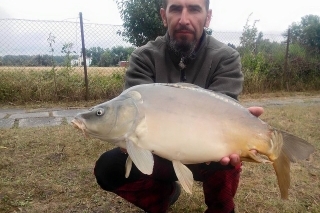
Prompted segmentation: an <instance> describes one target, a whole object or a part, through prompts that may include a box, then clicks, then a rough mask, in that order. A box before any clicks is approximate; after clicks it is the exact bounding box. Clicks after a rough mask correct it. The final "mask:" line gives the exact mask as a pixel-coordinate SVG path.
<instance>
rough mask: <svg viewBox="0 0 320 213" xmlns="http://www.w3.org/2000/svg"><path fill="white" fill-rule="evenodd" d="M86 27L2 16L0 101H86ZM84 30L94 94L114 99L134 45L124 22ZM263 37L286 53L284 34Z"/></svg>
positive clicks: (235, 36) (235, 43) (220, 35)
mask: <svg viewBox="0 0 320 213" xmlns="http://www.w3.org/2000/svg"><path fill="white" fill-rule="evenodd" d="M80 29H81V28H80V22H79V21H75V22H71V21H41V20H21V19H0V38H1V39H0V101H3V100H5V101H23V102H24V101H33V100H35V101H48V100H49V101H50V100H61V99H65V100H83V99H84V97H85V92H86V91H85V83H84V74H83V73H84V71H83V70H84V66H83V64H84V61H83V54H82V42H81V30H80ZM83 29H84V42H85V49H86V64H87V66H88V68H87V69H88V70H87V72H88V79H89V85H88V90H89V94H90V95H89V99H97V98H104V99H105V98H111V97H113V96H115V95H116V94H118V93H119V92H121V91H122V88H123V82H124V80H123V79H124V73H125V70H126V66H127V65H128V63H127V61H128V59H129V57H130V54H131V52H132V51H133V50H134V47H133V46H132V45H130V44H129V43H127V42H125V41H124V39H123V37H121V33H119V32H121V31H122V30H123V29H122V26H118V25H104V24H95V23H84V24H83ZM212 35H213V36H214V37H215V38H217V39H218V40H220V41H222V42H224V43H226V44H228V45H229V46H232V47H234V48H238V47H239V46H241V45H240V37H241V36H242V32H215V31H213V33H212ZM263 38H264V39H265V40H266V39H267V40H268V42H269V43H271V44H272V43H275V44H277V45H276V46H275V47H276V48H273V49H270V50H267V51H269V55H270V56H271V55H274V54H280V55H283V57H284V56H285V54H286V44H285V43H284V41H285V40H286V39H285V37H284V36H283V35H281V34H280V33H279V34H265V35H264V37H263ZM257 45H259V48H258V47H257ZM263 48H264V46H263V43H261V44H258V43H256V45H255V46H254V47H252V50H251V52H252V53H253V54H254V55H257V54H258V53H259V51H262V50H263V51H266V50H265V49H263ZM266 48H267V47H266ZM268 48H270V47H269V46H268ZM250 63H251V62H250ZM281 63H282V62H281ZM282 65H284V64H283V63H282ZM282 65H281V67H280V68H279V69H283V66H282Z"/></svg>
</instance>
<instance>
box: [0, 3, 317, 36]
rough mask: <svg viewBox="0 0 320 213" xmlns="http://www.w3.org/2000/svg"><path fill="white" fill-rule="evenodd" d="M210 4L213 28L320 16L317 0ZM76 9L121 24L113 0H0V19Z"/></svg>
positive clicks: (279, 28)
mask: <svg viewBox="0 0 320 213" xmlns="http://www.w3.org/2000/svg"><path fill="white" fill-rule="evenodd" d="M210 8H211V9H212V10H213V17H212V21H211V25H210V27H211V28H212V29H213V30H214V31H242V29H243V26H244V25H245V23H246V20H247V17H248V16H249V14H250V13H253V14H252V16H251V23H252V22H253V20H260V21H259V22H258V23H257V25H256V26H257V28H258V30H259V31H262V32H264V33H265V32H283V31H284V30H286V29H287V28H288V26H289V25H290V24H292V23H293V22H299V21H300V20H301V17H303V16H305V15H309V14H313V15H318V16H320V0H304V1H299V2H298V1H292V0H290V1H289V0H268V1H257V0H242V1H240V0H229V1H226V0H211V4H210ZM79 12H82V14H83V18H84V20H85V22H91V23H101V24H115V25H121V24H122V20H121V18H120V15H119V12H118V9H117V5H116V3H115V1H114V0H86V1H84V0H76V1H70V0H54V1H52V0H50V1H49V0H0V19H4V18H14V19H31V20H54V21H62V20H69V21H76V20H77V17H78V16H79Z"/></svg>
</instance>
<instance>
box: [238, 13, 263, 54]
mask: <svg viewBox="0 0 320 213" xmlns="http://www.w3.org/2000/svg"><path fill="white" fill-rule="evenodd" d="M251 15H252V13H251V14H250V15H249V17H248V19H247V22H246V25H245V26H244V27H243V32H242V36H241V37H240V45H241V50H242V51H244V52H247V51H249V52H253V51H254V50H255V48H256V41H257V39H258V40H262V37H263V34H262V33H259V36H258V38H257V33H258V29H257V27H256V23H257V22H258V21H259V20H254V22H253V25H252V26H251V25H249V20H250V16H251Z"/></svg>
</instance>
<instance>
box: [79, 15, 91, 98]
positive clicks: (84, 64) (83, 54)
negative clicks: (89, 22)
mask: <svg viewBox="0 0 320 213" xmlns="http://www.w3.org/2000/svg"><path fill="white" fill-rule="evenodd" d="M79 16H80V29H81V43H82V58H83V69H84V83H85V86H86V94H85V100H86V101H87V100H88V97H89V87H88V72H87V55H86V47H85V44H84V33H83V20H82V13H81V12H80V13H79Z"/></svg>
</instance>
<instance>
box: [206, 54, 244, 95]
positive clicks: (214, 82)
mask: <svg viewBox="0 0 320 213" xmlns="http://www.w3.org/2000/svg"><path fill="white" fill-rule="evenodd" d="M229 50H231V51H229ZM229 50H224V51H223V52H224V53H222V57H220V58H217V59H213V62H212V68H213V67H214V68H215V71H214V72H213V75H212V77H211V78H210V85H209V87H208V89H210V90H213V91H217V92H221V93H223V94H226V95H228V96H230V97H232V98H234V99H238V96H239V94H240V93H241V92H242V88H243V80H244V79H243V74H242V72H241V61H240V55H239V53H238V52H237V51H236V50H234V49H229ZM217 60H219V61H217ZM214 64H215V65H214Z"/></svg>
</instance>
